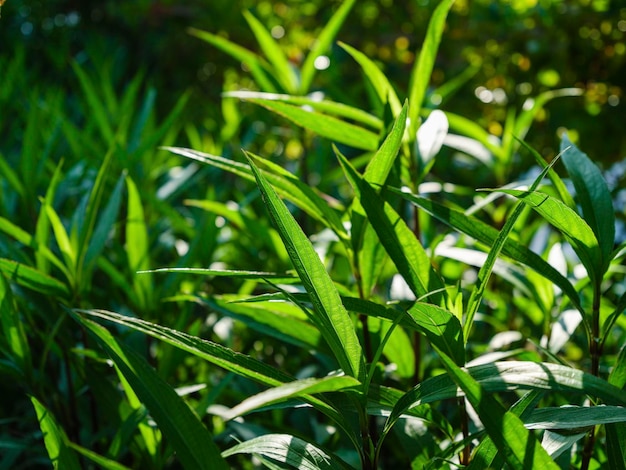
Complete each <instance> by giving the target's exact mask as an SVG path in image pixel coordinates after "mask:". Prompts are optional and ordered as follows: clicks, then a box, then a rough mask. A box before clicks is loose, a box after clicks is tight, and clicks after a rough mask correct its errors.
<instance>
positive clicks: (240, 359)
mask: <svg viewBox="0 0 626 470" xmlns="http://www.w3.org/2000/svg"><path fill="white" fill-rule="evenodd" d="M75 312H76V313H79V314H84V315H89V316H91V317H94V318H101V319H104V320H107V321H111V322H114V323H116V324H118V325H123V326H126V327H128V328H131V329H133V330H135V331H140V332H142V333H145V334H147V335H149V336H151V337H153V338H156V339H158V340H159V341H164V342H165V343H167V344H170V345H172V346H174V347H176V348H178V349H181V350H183V351H186V352H188V353H190V354H193V355H194V356H197V357H200V358H202V359H204V360H205V361H207V362H209V363H211V364H214V365H216V366H218V367H221V368H223V369H225V370H227V371H229V372H233V373H235V374H237V375H240V376H242V377H245V378H248V379H251V380H254V381H256V382H258V383H261V384H264V385H269V386H271V387H275V386H278V385H282V384H284V383H287V382H292V381H293V380H294V378H293V377H292V376H291V375H289V374H286V373H284V372H282V371H281V370H279V369H275V368H273V367H271V366H269V365H267V364H265V363H264V362H261V361H259V360H256V359H254V358H252V357H250V356H246V355H245V354H240V353H237V352H235V351H233V350H231V349H228V348H226V347H224V346H222V345H219V344H216V343H213V342H211V341H207V340H204V339H202V338H198V337H195V336H191V335H188V334H186V333H183V332H182V331H177V330H173V329H171V328H167V327H164V326H161V325H158V324H156V323H150V322H147V321H144V320H140V319H139V318H132V317H129V316H126V315H120V314H117V313H113V312H107V311H104V310H75ZM303 400H304V401H306V402H307V403H310V404H311V405H312V406H314V407H315V408H316V409H318V410H319V411H320V412H322V413H324V414H325V415H326V416H328V417H329V418H331V419H333V420H334V421H335V422H336V423H337V424H338V425H339V426H340V427H341V428H342V429H343V430H344V431H345V432H346V434H347V435H348V436H349V437H350V438H351V439H352V440H353V441H354V442H358V441H356V440H355V439H356V438H355V436H354V435H353V433H352V431H351V428H350V426H349V425H348V424H347V423H346V422H345V420H344V419H343V417H342V415H341V414H340V413H339V412H338V411H337V410H335V409H334V408H333V407H331V406H330V405H328V404H327V403H325V402H324V401H323V400H320V399H317V398H316V397H305V398H303Z"/></svg>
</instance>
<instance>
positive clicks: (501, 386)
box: [385, 361, 626, 431]
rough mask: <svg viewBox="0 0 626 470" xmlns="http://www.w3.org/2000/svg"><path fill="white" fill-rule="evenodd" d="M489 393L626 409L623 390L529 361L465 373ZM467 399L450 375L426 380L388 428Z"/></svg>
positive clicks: (475, 368)
mask: <svg viewBox="0 0 626 470" xmlns="http://www.w3.org/2000/svg"><path fill="white" fill-rule="evenodd" d="M465 370H466V371H467V373H468V374H469V375H470V376H471V377H472V378H473V380H475V381H476V382H478V383H479V384H480V386H481V387H482V388H483V390H484V391H485V393H494V392H506V391H512V390H538V391H546V392H552V393H554V392H566V393H573V394H578V395H589V396H593V397H596V398H599V399H601V400H602V401H604V402H605V403H608V404H612V405H617V406H624V405H626V390H620V389H619V388H617V387H615V386H614V385H611V384H609V383H608V382H606V381H605V380H603V379H600V378H598V377H595V376H593V375H591V374H588V373H586V372H583V371H580V370H577V369H573V368H571V367H567V366H562V365H558V364H550V363H536V362H527V361H509V362H495V363H490V364H483V365H479V366H472V367H468V368H467V369H465ZM459 396H463V391H462V390H461V389H459V388H458V386H457V384H456V382H455V381H454V380H453V378H452V377H451V376H449V375H447V374H442V375H438V376H436V377H431V378H429V379H426V380H424V381H423V382H421V383H420V384H418V385H417V386H415V387H413V388H412V389H411V390H409V391H408V392H406V393H405V394H404V395H403V396H402V397H400V398H399V399H398V400H397V402H396V404H395V406H394V408H393V410H392V412H391V414H390V415H389V418H388V420H387V423H386V424H385V429H386V430H387V431H388V430H389V429H390V428H391V427H392V426H393V425H394V424H395V423H396V421H397V420H398V418H399V417H400V416H402V415H403V414H404V413H406V412H407V411H408V410H410V409H412V408H415V407H417V406H419V405H422V404H424V403H432V402H435V401H440V400H446V399H450V398H455V397H459Z"/></svg>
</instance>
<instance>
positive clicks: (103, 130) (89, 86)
mask: <svg viewBox="0 0 626 470" xmlns="http://www.w3.org/2000/svg"><path fill="white" fill-rule="evenodd" d="M71 65H72V68H73V69H74V73H75V74H76V76H77V77H78V81H79V82H80V86H81V89H82V91H83V95H84V96H85V98H86V99H87V104H88V105H89V114H90V116H91V119H93V121H94V122H95V123H96V124H97V126H98V129H99V131H100V135H101V136H102V138H103V139H104V141H105V142H107V144H108V145H109V146H110V145H112V144H113V142H114V140H115V133H114V132H113V127H112V126H111V123H110V121H109V116H108V112H107V109H106V106H105V103H103V102H102V100H101V99H100V97H99V96H98V91H97V90H96V88H95V85H94V83H93V81H92V80H90V78H89V77H88V76H87V74H86V73H85V71H84V70H83V69H82V68H81V66H80V65H79V64H78V62H76V61H72V62H71ZM103 83H106V80H104V81H103Z"/></svg>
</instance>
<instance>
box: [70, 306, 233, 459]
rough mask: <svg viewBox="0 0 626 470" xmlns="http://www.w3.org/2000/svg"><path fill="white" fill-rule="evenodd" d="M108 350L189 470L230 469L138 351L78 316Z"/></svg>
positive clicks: (202, 428)
mask: <svg viewBox="0 0 626 470" xmlns="http://www.w3.org/2000/svg"><path fill="white" fill-rule="evenodd" d="M77 318H78V319H79V321H80V322H81V323H82V325H84V326H85V327H86V328H87V329H88V330H89V331H90V332H91V333H92V334H93V335H94V336H95V337H96V338H97V340H98V342H99V343H100V345H101V346H102V348H103V349H104V350H105V351H106V352H107V353H108V355H109V356H110V357H111V359H112V360H113V362H114V363H115V365H116V366H117V367H118V369H119V370H120V372H121V373H122V374H123V376H124V378H125V379H126V380H127V381H128V383H129V384H130V386H131V387H132V389H133V390H134V392H135V393H136V394H137V396H138V397H139V399H140V400H141V401H142V402H143V403H144V404H145V405H146V407H147V408H148V410H150V414H151V415H152V417H153V418H154V420H155V421H156V423H157V424H158V426H159V429H161V431H162V432H163V434H164V435H165V436H166V437H167V439H168V440H169V442H170V443H171V445H172V447H173V448H174V449H175V450H176V454H177V457H178V459H179V460H180V462H181V463H182V465H183V466H184V467H185V468H188V469H207V470H208V469H224V470H226V469H228V468H229V467H228V465H227V464H226V462H225V460H224V459H223V458H222V457H221V455H220V451H219V449H218V447H217V446H216V445H215V443H214V442H213V437H212V436H211V433H210V432H209V431H208V430H207V429H206V428H205V427H204V426H203V425H202V423H201V422H200V420H199V419H198V417H197V416H196V415H195V414H194V413H193V412H192V411H191V408H189V406H188V405H187V404H186V403H185V402H184V401H183V399H182V398H181V397H179V396H178V395H177V394H176V392H175V391H174V389H173V388H172V387H170V386H169V385H168V384H167V383H166V382H164V381H163V379H161V378H160V377H159V376H158V374H157V373H156V371H155V370H154V369H152V367H150V366H149V365H148V363H147V362H146V361H145V360H144V359H143V358H142V357H140V356H139V355H138V354H137V353H136V352H134V351H132V350H131V349H129V348H128V347H127V346H124V345H123V344H122V343H119V342H118V341H116V340H115V338H113V336H112V335H111V334H110V333H109V332H108V331H107V330H106V329H105V328H104V327H102V326H100V325H98V324H97V323H95V322H93V321H90V320H87V319H84V318H80V317H77Z"/></svg>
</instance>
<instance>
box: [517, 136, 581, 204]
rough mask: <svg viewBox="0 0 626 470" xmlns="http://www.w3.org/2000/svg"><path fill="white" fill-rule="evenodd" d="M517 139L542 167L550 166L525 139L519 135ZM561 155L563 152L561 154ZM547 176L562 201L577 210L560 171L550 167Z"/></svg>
mask: <svg viewBox="0 0 626 470" xmlns="http://www.w3.org/2000/svg"><path fill="white" fill-rule="evenodd" d="M516 139H517V140H518V142H519V143H520V144H522V145H523V146H524V148H525V149H526V150H528V151H529V152H530V153H531V155H532V156H533V157H534V158H535V161H536V162H537V164H538V165H539V166H540V167H541V168H546V167H547V166H548V163H546V161H545V160H544V159H543V157H542V156H541V154H540V153H539V152H537V151H536V150H535V149H534V148H532V147H531V146H530V145H528V144H527V143H526V142H524V141H523V140H520V139H518V138H517V137H516ZM559 156H561V154H559ZM547 176H548V178H550V182H551V183H552V186H554V189H556V192H557V194H558V195H559V197H560V198H561V201H563V202H564V203H565V204H566V205H567V206H568V207H569V208H570V209H573V210H576V203H575V202H574V198H573V197H572V195H571V194H570V192H569V190H568V189H567V186H565V183H564V182H563V180H562V179H561V177H560V176H559V175H558V173H557V172H556V171H554V169H550V171H549V172H548V175H547Z"/></svg>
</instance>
